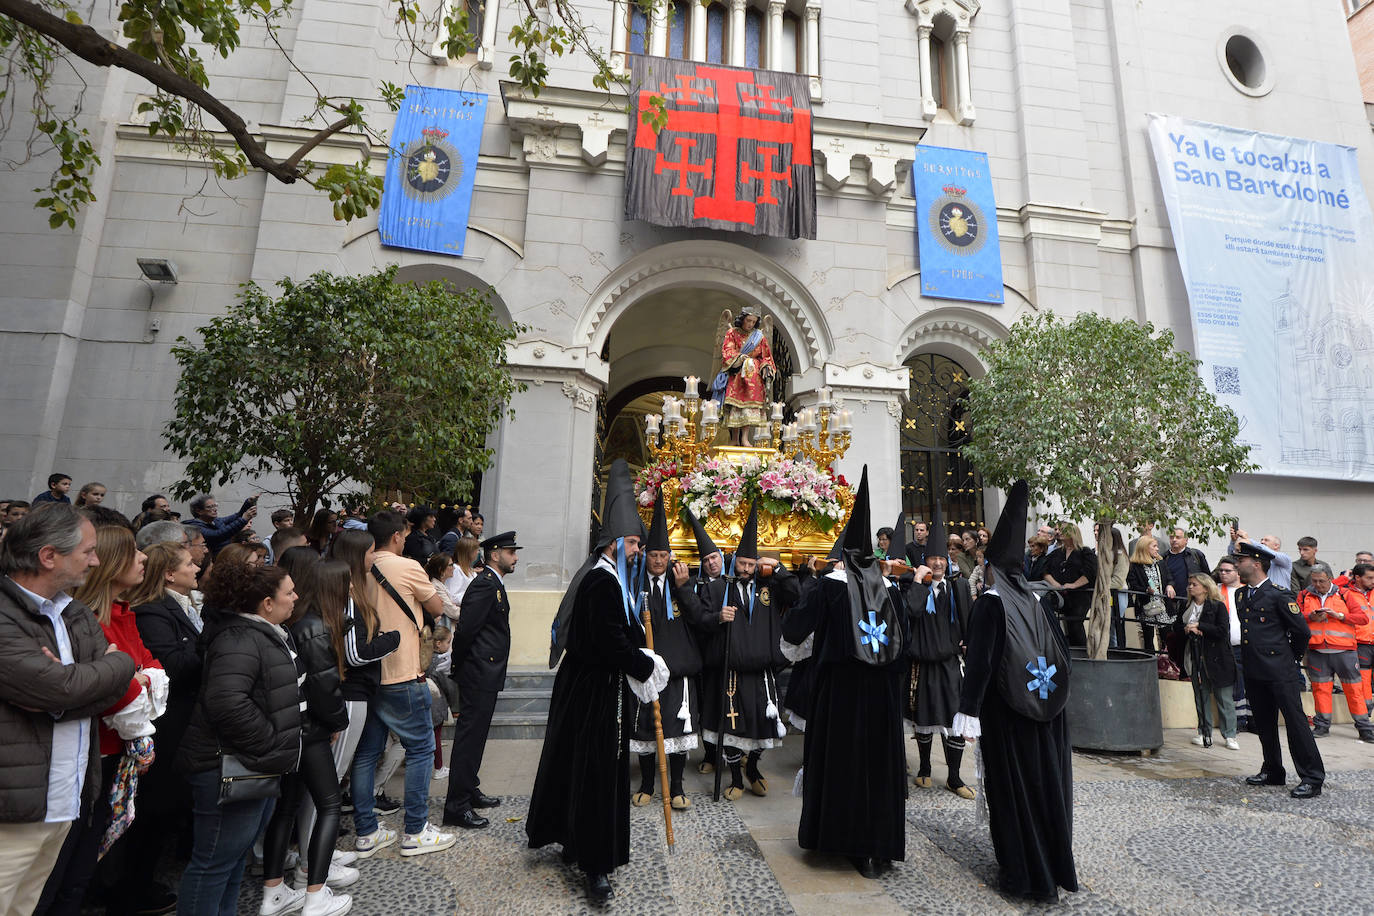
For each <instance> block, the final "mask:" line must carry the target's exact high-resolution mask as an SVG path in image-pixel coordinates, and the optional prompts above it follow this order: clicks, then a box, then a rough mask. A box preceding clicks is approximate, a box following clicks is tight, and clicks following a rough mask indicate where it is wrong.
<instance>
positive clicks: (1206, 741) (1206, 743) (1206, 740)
mask: <svg viewBox="0 0 1374 916" xmlns="http://www.w3.org/2000/svg"><path fill="white" fill-rule="evenodd" d="M1202 746H1203V747H1211V746H1212V736H1211V735H1204V736H1203V737H1202Z"/></svg>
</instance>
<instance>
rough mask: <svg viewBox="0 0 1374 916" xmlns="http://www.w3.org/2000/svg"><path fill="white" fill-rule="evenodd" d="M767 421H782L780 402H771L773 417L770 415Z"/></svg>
mask: <svg viewBox="0 0 1374 916" xmlns="http://www.w3.org/2000/svg"><path fill="white" fill-rule="evenodd" d="M769 419H770V420H781V419H782V401H774V402H773V415H772V416H771V417H769Z"/></svg>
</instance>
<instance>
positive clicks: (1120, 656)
mask: <svg viewBox="0 0 1374 916" xmlns="http://www.w3.org/2000/svg"><path fill="white" fill-rule="evenodd" d="M1158 680H1159V671H1158V667H1157V666H1156V663H1155V657H1154V655H1153V654H1151V653H1149V652H1141V651H1139V650H1137V649H1108V650H1107V657H1106V658H1105V659H1093V658H1088V653H1087V650H1085V649H1077V648H1076V649H1074V650H1073V676H1072V679H1071V680H1070V686H1069V700H1068V703H1067V705H1066V706H1065V708H1064V712H1065V714H1066V715H1067V716H1068V722H1069V742H1070V743H1071V744H1072V745H1073V746H1074V747H1075V748H1078V749H1080V750H1085V751H1153V750H1157V749H1159V748H1160V747H1162V746H1163V745H1164V727H1163V724H1162V722H1161V720H1160V711H1159V684H1158Z"/></svg>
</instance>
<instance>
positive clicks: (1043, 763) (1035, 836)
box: [959, 594, 1078, 900]
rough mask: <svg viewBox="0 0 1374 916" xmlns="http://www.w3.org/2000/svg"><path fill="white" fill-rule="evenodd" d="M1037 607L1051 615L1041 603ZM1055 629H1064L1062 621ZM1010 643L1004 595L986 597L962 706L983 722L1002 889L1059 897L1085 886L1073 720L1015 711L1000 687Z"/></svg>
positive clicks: (978, 607)
mask: <svg viewBox="0 0 1374 916" xmlns="http://www.w3.org/2000/svg"><path fill="white" fill-rule="evenodd" d="M1034 606H1035V609H1036V610H1037V612H1039V613H1044V614H1046V615H1047V616H1048V612H1047V611H1045V610H1044V608H1043V607H1042V606H1041V605H1040V603H1039V602H1036V603H1035V605H1034ZM1049 619H1050V622H1051V623H1052V624H1056V621H1055V620H1054V618H1053V617H1052V616H1051V617H1049ZM1053 631H1054V632H1055V633H1056V634H1057V633H1058V632H1059V630H1058V626H1057V624H1056V625H1055V626H1054V627H1053ZM1005 642H1006V624H1005V618H1004V617H1003V610H1002V600H1001V599H1000V598H998V597H997V596H996V595H995V594H985V595H983V596H982V597H981V598H979V599H978V600H977V601H975V602H974V604H973V611H972V614H971V619H970V621H969V632H968V655H967V656H966V659H965V661H966V665H965V669H964V690H963V695H962V697H961V698H960V702H959V711H960V712H962V713H963V714H964V715H966V716H976V717H977V718H978V719H979V720H980V722H981V725H982V732H983V735H982V738H981V739H980V740H979V742H978V743H979V745H980V747H981V749H982V754H983V772H984V776H983V789H984V791H985V792H986V793H987V803H988V821H989V824H988V826H989V830H990V832H991V833H992V846H993V849H994V851H995V852H996V853H997V862H998V864H1000V865H1001V876H1000V883H1001V888H1002V890H1003V891H1004V892H1006V893H1009V894H1016V895H1019V896H1024V897H1034V898H1038V899H1044V900H1054V899H1057V897H1058V895H1059V890H1058V889H1059V888H1060V887H1063V888H1064V889H1065V890H1070V891H1076V890H1078V877H1077V874H1076V872H1075V871H1074V864H1073V755H1072V750H1071V748H1070V746H1069V729H1068V722H1067V719H1066V717H1065V714H1064V713H1063V712H1060V713H1059V715H1057V716H1055V717H1054V718H1053V719H1051V720H1050V721H1048V722H1037V721H1035V720H1034V719H1029V718H1027V717H1025V716H1023V715H1020V714H1018V713H1015V712H1013V711H1012V710H1011V709H1009V708H1008V706H1007V703H1006V700H1005V699H1003V697H1002V695H1001V693H1000V692H999V690H998V688H997V676H998V672H999V670H1000V668H1001V665H1002V651H1003V646H1004V644H1005Z"/></svg>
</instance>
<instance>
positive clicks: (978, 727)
mask: <svg viewBox="0 0 1374 916" xmlns="http://www.w3.org/2000/svg"><path fill="white" fill-rule="evenodd" d="M950 731H952V732H953V733H954V734H956V735H958V736H959V737H961V738H981V737H983V725H982V723H981V722H979V721H978V719H977V717H976V716H966V715H964V714H963V713H961V712H956V713H955V714H954V725H953V726H952V727H951V728H950Z"/></svg>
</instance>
